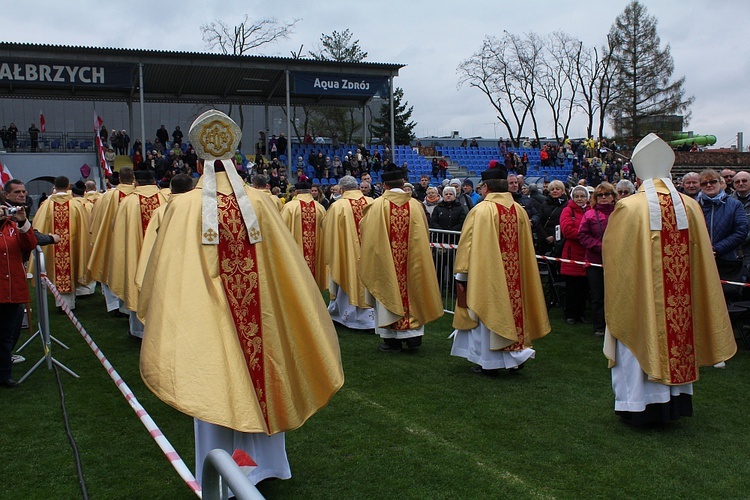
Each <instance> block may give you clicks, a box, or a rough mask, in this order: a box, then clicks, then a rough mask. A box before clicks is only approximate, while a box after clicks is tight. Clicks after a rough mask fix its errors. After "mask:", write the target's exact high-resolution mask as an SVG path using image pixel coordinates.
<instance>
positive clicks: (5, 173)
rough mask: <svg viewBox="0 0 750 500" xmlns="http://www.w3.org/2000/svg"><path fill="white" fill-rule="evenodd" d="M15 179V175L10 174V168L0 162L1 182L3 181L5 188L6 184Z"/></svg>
mask: <svg viewBox="0 0 750 500" xmlns="http://www.w3.org/2000/svg"><path fill="white" fill-rule="evenodd" d="M12 178H13V174H11V173H10V170H8V167H6V166H5V165H3V162H1V161H0V181H2V185H3V186H4V185H5V183H6V182H8V181H9V180H11V179H12Z"/></svg>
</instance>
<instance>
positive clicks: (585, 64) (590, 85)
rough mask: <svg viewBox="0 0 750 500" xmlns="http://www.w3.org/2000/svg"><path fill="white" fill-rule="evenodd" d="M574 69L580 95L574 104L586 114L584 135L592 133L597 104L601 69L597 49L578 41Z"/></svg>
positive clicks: (588, 135)
mask: <svg viewBox="0 0 750 500" xmlns="http://www.w3.org/2000/svg"><path fill="white" fill-rule="evenodd" d="M574 70H575V74H576V78H577V79H578V86H579V88H580V96H579V98H578V99H577V100H576V103H575V105H576V106H577V107H578V108H580V109H581V110H583V113H584V114H585V115H586V137H591V136H592V135H593V133H594V117H595V116H596V113H597V111H598V110H599V106H598V103H597V99H596V90H597V82H598V80H599V77H600V72H601V71H602V66H601V64H600V62H599V51H598V50H597V49H596V47H594V48H589V47H585V46H584V45H583V42H578V49H577V50H576V54H575V60H574Z"/></svg>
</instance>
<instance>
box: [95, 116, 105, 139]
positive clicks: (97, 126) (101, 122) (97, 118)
mask: <svg viewBox="0 0 750 500" xmlns="http://www.w3.org/2000/svg"><path fill="white" fill-rule="evenodd" d="M102 125H104V120H102V117H101V116H99V114H98V113H97V112H96V111H94V131H95V132H96V135H99V130H100V129H101V128H102Z"/></svg>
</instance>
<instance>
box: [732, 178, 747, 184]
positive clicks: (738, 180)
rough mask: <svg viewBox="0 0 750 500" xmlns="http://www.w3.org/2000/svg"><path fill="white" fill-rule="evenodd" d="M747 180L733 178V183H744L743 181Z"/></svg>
mask: <svg viewBox="0 0 750 500" xmlns="http://www.w3.org/2000/svg"><path fill="white" fill-rule="evenodd" d="M747 181H748V180H747V179H735V180H734V183H735V184H744V183H746V182H747Z"/></svg>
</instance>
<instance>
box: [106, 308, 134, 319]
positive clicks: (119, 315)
mask: <svg viewBox="0 0 750 500" xmlns="http://www.w3.org/2000/svg"><path fill="white" fill-rule="evenodd" d="M109 315H110V316H112V317H113V318H129V317H130V315H128V314H124V313H121V312H120V310H119V309H115V310H114V311H109Z"/></svg>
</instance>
